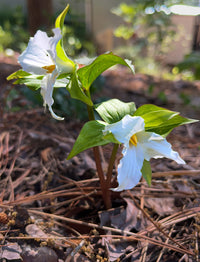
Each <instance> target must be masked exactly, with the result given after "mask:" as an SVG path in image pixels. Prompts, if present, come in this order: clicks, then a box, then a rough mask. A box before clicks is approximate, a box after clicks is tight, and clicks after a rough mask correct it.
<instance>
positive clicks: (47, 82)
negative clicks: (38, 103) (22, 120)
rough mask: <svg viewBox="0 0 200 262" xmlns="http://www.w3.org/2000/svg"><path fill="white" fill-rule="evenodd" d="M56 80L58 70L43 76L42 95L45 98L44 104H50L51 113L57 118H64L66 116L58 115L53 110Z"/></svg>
mask: <svg viewBox="0 0 200 262" xmlns="http://www.w3.org/2000/svg"><path fill="white" fill-rule="evenodd" d="M55 81H56V72H54V73H52V74H47V75H45V76H44V77H43V79H42V83H41V91H40V92H41V95H42V97H43V100H44V106H46V105H48V108H49V111H50V112H51V115H52V117H53V118H55V119H57V120H63V119H64V118H62V117H59V116H57V115H56V114H55V113H54V112H53V110H52V105H53V102H54V100H53V97H52V96H53V86H54V84H55Z"/></svg>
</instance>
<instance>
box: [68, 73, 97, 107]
mask: <svg viewBox="0 0 200 262" xmlns="http://www.w3.org/2000/svg"><path fill="white" fill-rule="evenodd" d="M67 90H68V91H69V93H70V95H71V97H72V98H75V99H78V100H81V101H82V102H84V103H85V104H87V105H89V106H93V103H92V100H91V99H90V98H89V97H88V96H87V95H86V94H85V93H84V92H83V90H82V88H81V86H80V84H79V82H78V79H77V76H76V74H73V75H72V77H71V80H70V81H69V84H68V86H67Z"/></svg>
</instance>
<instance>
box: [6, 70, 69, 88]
mask: <svg viewBox="0 0 200 262" xmlns="http://www.w3.org/2000/svg"><path fill="white" fill-rule="evenodd" d="M43 77H44V76H38V75H32V74H29V73H27V72H25V71H23V70H21V69H20V70H18V71H16V72H14V73H13V74H11V75H10V76H8V77H7V80H14V79H16V81H15V82H14V84H18V85H26V86H28V87H30V88H31V89H32V90H37V89H39V88H40V87H41V81H42V79H43ZM63 77H66V75H63ZM60 78H61V76H59V77H58V78H57V80H56V82H55V84H54V88H61V87H66V86H67V84H68V83H69V80H68V79H66V78H65V79H60Z"/></svg>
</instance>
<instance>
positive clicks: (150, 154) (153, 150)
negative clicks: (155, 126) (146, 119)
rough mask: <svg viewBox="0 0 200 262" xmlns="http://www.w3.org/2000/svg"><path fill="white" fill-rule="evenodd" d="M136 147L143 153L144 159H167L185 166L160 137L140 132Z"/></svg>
mask: <svg viewBox="0 0 200 262" xmlns="http://www.w3.org/2000/svg"><path fill="white" fill-rule="evenodd" d="M137 138H138V146H139V145H140V146H141V147H142V148H143V151H144V158H145V159H146V160H148V161H149V160H150V158H162V157H167V158H169V159H172V160H174V161H176V162H177V163H178V164H185V161H184V160H183V159H182V158H181V157H180V156H179V154H178V153H177V152H175V151H173V150H172V146H171V144H170V143H168V142H167V140H166V139H165V138H163V137H162V136H160V135H158V134H156V133H152V132H141V133H138V134H137Z"/></svg>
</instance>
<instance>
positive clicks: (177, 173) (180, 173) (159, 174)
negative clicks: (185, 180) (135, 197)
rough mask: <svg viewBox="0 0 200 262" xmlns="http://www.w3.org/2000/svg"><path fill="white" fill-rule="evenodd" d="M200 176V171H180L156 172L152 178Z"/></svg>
mask: <svg viewBox="0 0 200 262" xmlns="http://www.w3.org/2000/svg"><path fill="white" fill-rule="evenodd" d="M197 174H200V170H178V171H165V172H155V173H153V174H152V177H153V178H154V177H167V176H191V175H192V176H195V175H197Z"/></svg>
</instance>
